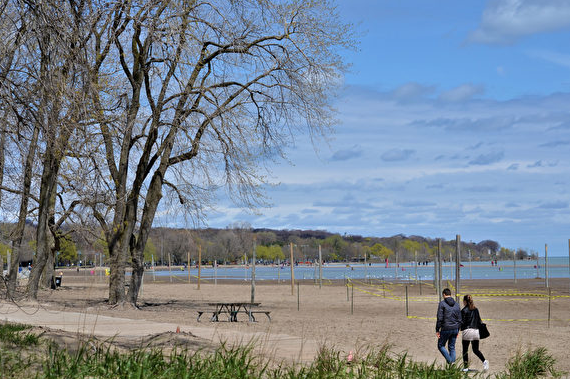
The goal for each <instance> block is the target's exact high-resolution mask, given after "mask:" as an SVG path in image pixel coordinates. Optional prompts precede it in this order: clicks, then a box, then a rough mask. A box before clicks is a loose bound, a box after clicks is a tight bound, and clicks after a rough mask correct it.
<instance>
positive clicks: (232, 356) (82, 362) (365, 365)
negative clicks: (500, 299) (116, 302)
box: [0, 324, 562, 379]
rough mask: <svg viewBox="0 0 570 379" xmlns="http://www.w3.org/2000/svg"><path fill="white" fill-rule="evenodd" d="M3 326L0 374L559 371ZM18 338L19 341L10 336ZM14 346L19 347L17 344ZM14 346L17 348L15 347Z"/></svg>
mask: <svg viewBox="0 0 570 379" xmlns="http://www.w3.org/2000/svg"><path fill="white" fill-rule="evenodd" d="M7 325H8V324H6V325H0V377H1V378H37V379H40V378H45V379H51V378H54V379H55V378H73V379H75V378H90V379H91V378H98V379H107V378H109V379H110V378H112V379H122V378H124V379H135V378H137V379H144V378H152V379H170V378H173V379H174V378H176V379H210V378H216V379H299V378H300V379H333V378H335V379H392V378H399V379H420V378H425V379H428V378H429V379H444V378H445V379H465V378H480V379H535V378H536V379H538V378H541V377H546V376H549V377H560V376H561V375H562V373H559V372H557V371H556V370H555V368H554V366H555V363H556V362H555V359H554V358H553V357H552V355H550V354H549V353H548V352H547V350H546V349H545V348H537V349H534V350H530V351H526V352H522V353H517V354H516V355H515V356H514V357H513V358H511V359H510V360H509V362H508V364H507V367H506V370H505V372H501V373H497V374H495V375H494V376H488V375H486V374H484V373H475V374H473V373H469V374H467V373H464V372H462V371H461V366H458V365H449V366H441V365H439V364H436V363H435V362H434V363H431V364H428V363H424V362H415V361H413V360H412V359H411V358H410V357H409V356H408V355H407V354H394V353H392V352H391V347H390V346H382V347H374V348H365V349H362V350H361V351H358V352H356V353H355V354H354V358H353V359H352V361H351V362H348V361H347V359H346V355H345V353H344V352H342V351H340V350H337V349H334V348H331V347H327V346H323V347H321V348H320V350H319V352H318V355H317V357H316V359H315V360H314V361H313V362H312V363H311V364H308V365H295V364H288V363H284V362H283V363H281V364H279V365H277V364H276V363H275V362H271V361H270V360H268V359H264V358H263V357H261V356H259V355H258V354H257V353H256V350H255V343H254V342H251V343H249V344H247V345H245V346H230V345H228V344H222V345H221V346H220V347H219V348H218V349H216V350H215V351H214V352H213V353H209V352H204V351H198V352H193V351H189V350H185V349H183V348H175V349H173V350H162V349H159V348H140V349H135V350H131V351H126V352H121V351H119V350H118V349H115V348H113V347H112V344H106V345H102V344H100V345H98V344H96V343H94V342H93V341H86V342H85V343H83V344H81V345H80V347H79V348H78V349H75V350H74V351H69V350H66V349H62V348H60V347H58V346H56V345H55V343H53V341H49V340H47V341H46V340H43V341H40V342H39V343H38V340H35V342H34V343H30V342H23V340H25V334H24V335H23V337H22V338H23V340H21V339H19V337H14V334H18V335H21V336H22V332H23V331H24V330H26V329H27V328H28V327H26V326H23V325H12V326H7ZM14 341H17V342H14ZM15 344H16V345H15ZM14 346H16V347H14Z"/></svg>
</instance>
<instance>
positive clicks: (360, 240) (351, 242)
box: [0, 222, 536, 265]
mask: <svg viewBox="0 0 570 379" xmlns="http://www.w3.org/2000/svg"><path fill="white" fill-rule="evenodd" d="M28 228H30V231H29V232H28V233H27V236H28V240H27V245H28V246H29V253H28V256H24V260H25V261H27V260H31V259H32V256H31V254H32V252H33V247H34V245H35V241H34V240H33V237H34V235H35V233H33V232H32V230H31V229H33V226H28ZM8 229H9V228H7V227H6V226H4V227H3V228H2V229H0V230H8ZM96 234H97V231H93V232H92V233H90V235H96ZM99 234H100V232H99ZM74 241H75V242H74ZM291 245H292V246H293V256H294V260H295V261H296V262H305V261H311V262H313V261H315V260H317V259H318V254H319V246H320V247H321V253H322V257H323V259H324V260H326V261H329V262H355V261H359V262H362V261H364V259H365V257H366V260H367V261H372V262H378V261H384V260H386V259H388V260H389V261H390V262H396V261H398V262H410V261H414V259H417V260H418V261H420V262H424V261H428V262H431V261H433V260H434V257H435V255H436V252H437V239H434V238H426V237H421V236H405V235H403V234H399V235H395V236H391V237H363V236H358V235H340V234H335V233H330V232H327V231H323V230H274V229H255V228H253V227H251V225H249V224H248V223H243V222H236V223H233V224H231V225H228V226H227V227H226V228H223V229H217V228H204V229H182V228H178V229H177V228H153V229H152V230H151V232H150V236H149V240H148V242H147V246H146V249H145V252H144V261H145V264H147V265H150V264H151V263H154V264H156V265H168V264H169V263H171V264H173V265H183V264H187V263H188V255H190V260H191V261H192V262H196V261H197V259H198V249H201V254H202V261H203V263H212V262H214V261H217V262H218V263H219V264H231V263H245V262H250V261H251V257H252V253H253V248H254V246H255V247H256V257H257V259H258V260H259V261H261V262H268V263H274V262H283V261H288V260H289V259H290V249H291ZM7 249H8V246H7V245H5V244H2V243H0V254H2V255H4V256H5V254H6V250H7ZM100 255H102V256H104V257H105V259H104V262H105V263H106V264H108V261H109V255H108V249H107V247H106V243H105V240H104V238H98V239H96V240H95V241H94V242H93V241H88V240H87V239H85V238H83V236H82V235H80V234H77V233H72V234H71V235H70V237H69V238H68V239H65V243H63V244H62V249H61V251H59V252H58V256H57V257H58V258H57V263H58V264H61V265H65V264H77V262H78V260H79V259H82V260H83V263H84V264H88V265H90V264H99V259H98V257H100ZM469 255H471V259H472V260H473V261H489V260H495V259H497V260H512V259H513V257H516V259H517V260H522V259H536V254H535V253H529V252H528V251H527V250H526V249H522V248H519V249H516V250H513V249H508V248H505V247H501V246H500V245H499V243H498V242H496V241H491V240H484V241H481V242H478V243H475V242H461V260H462V261H467V260H468V259H469ZM450 257H451V258H450ZM442 258H443V259H444V260H446V261H449V260H450V259H453V260H455V240H442ZM4 261H5V260H4Z"/></svg>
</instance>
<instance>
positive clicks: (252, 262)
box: [251, 237, 257, 303]
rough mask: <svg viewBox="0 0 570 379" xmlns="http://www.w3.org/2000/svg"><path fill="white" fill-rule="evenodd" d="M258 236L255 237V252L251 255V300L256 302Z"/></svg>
mask: <svg viewBox="0 0 570 379" xmlns="http://www.w3.org/2000/svg"><path fill="white" fill-rule="evenodd" d="M256 242H257V241H256V238H255V237H253V254H252V256H251V302H252V303H255V261H256V258H257V254H256V252H255V247H256V246H255V245H256Z"/></svg>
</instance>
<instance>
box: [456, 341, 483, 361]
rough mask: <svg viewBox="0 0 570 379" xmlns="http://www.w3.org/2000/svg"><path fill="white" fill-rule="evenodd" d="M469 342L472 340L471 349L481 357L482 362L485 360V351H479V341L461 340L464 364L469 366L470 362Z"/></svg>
mask: <svg viewBox="0 0 570 379" xmlns="http://www.w3.org/2000/svg"><path fill="white" fill-rule="evenodd" d="M469 342H471V349H473V353H474V354H475V355H476V356H477V357H479V359H480V360H481V362H483V361H484V360H485V357H484V356H483V353H481V352H480V351H479V341H478V340H477V341H465V340H463V341H461V344H462V346H463V364H464V365H465V366H467V364H468V363H469V356H468V354H467V353H468V351H469Z"/></svg>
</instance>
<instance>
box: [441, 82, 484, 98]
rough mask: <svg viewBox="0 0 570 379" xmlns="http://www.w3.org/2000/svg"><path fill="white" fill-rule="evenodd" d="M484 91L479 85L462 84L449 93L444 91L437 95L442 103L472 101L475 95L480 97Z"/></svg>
mask: <svg viewBox="0 0 570 379" xmlns="http://www.w3.org/2000/svg"><path fill="white" fill-rule="evenodd" d="M484 92H485V89H484V87H483V86H481V85H474V84H462V85H460V86H458V87H455V88H452V89H450V90H449V91H444V92H442V93H441V94H440V95H439V99H440V100H442V101H449V102H457V101H465V100H469V99H472V98H473V97H474V96H476V95H481V94H483V93H484Z"/></svg>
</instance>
